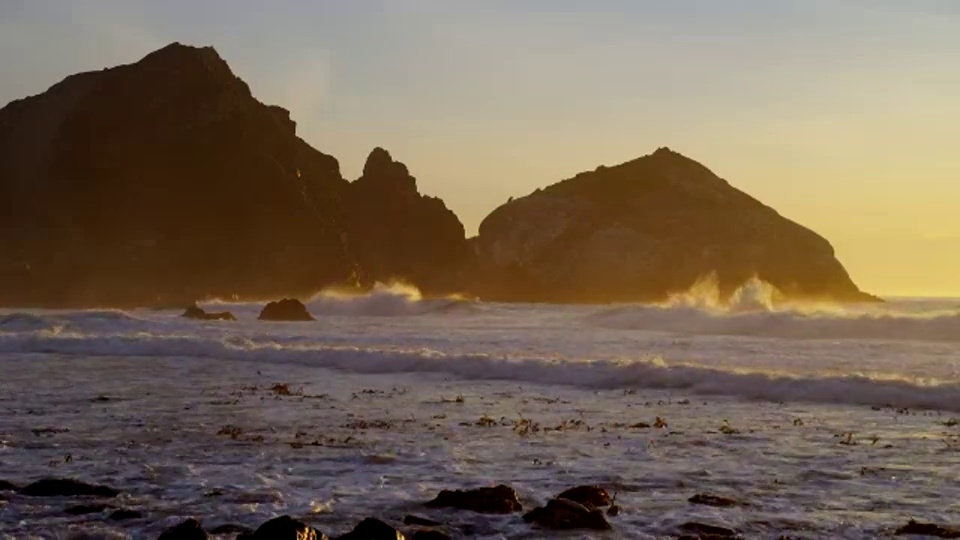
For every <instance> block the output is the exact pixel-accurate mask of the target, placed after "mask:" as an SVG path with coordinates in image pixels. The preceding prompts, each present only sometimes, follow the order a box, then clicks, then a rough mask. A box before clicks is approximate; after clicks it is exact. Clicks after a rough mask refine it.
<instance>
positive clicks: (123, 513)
mask: <svg viewBox="0 0 960 540" xmlns="http://www.w3.org/2000/svg"><path fill="white" fill-rule="evenodd" d="M142 517H143V514H142V513H140V512H139V511H137V510H129V509H126V508H121V509H119V510H115V511H113V512H112V513H111V514H110V516H109V517H108V518H107V519H108V520H110V521H127V520H130V519H140V518H142Z"/></svg>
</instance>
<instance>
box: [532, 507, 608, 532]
mask: <svg viewBox="0 0 960 540" xmlns="http://www.w3.org/2000/svg"><path fill="white" fill-rule="evenodd" d="M523 520H524V521H526V522H528V523H535V524H536V525H539V526H540V527H543V528H545V529H552V530H556V531H564V530H570V529H590V530H595V531H606V530H609V529H611V527H610V522H608V521H607V518H606V517H604V515H603V512H601V511H600V510H598V509H596V508H593V507H587V506H584V505H582V504H580V503H577V502H574V501H571V500H568V499H551V500H550V501H549V502H547V505H546V506H542V507H538V508H534V509H533V510H531V511H530V512H527V513H526V514H525V515H524V516H523Z"/></svg>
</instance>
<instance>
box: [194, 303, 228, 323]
mask: <svg viewBox="0 0 960 540" xmlns="http://www.w3.org/2000/svg"><path fill="white" fill-rule="evenodd" d="M181 317H185V318H187V319H199V320H201V321H235V320H237V318H236V317H234V316H233V313H230V312H229V311H219V312H213V313H207V312H206V311H204V310H203V309H202V308H200V307H197V306H190V307H188V308H187V309H186V311H184V312H183V315H181Z"/></svg>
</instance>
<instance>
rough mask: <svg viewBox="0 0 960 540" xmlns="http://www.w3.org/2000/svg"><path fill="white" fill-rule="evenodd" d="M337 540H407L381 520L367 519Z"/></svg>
mask: <svg viewBox="0 0 960 540" xmlns="http://www.w3.org/2000/svg"><path fill="white" fill-rule="evenodd" d="M337 540H406V536H404V535H403V533H401V532H400V531H398V530H397V529H395V528H393V527H391V526H390V525H388V524H386V523H384V522H383V521H380V520H379V519H376V518H367V519H365V520H363V521H361V522H360V523H358V524H357V526H356V527H354V528H353V530H352V531H350V532H349V533H347V534H345V535H343V536H341V537H339V538H338V539H337Z"/></svg>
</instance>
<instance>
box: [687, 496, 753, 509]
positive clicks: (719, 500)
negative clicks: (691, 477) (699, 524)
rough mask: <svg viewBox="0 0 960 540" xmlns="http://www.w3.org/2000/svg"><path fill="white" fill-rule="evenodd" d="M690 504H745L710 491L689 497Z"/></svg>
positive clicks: (726, 505)
mask: <svg viewBox="0 0 960 540" xmlns="http://www.w3.org/2000/svg"><path fill="white" fill-rule="evenodd" d="M687 501H688V502H689V503H690V504H701V505H704V506H716V507H720V508H723V507H728V506H743V504H744V503H742V502H740V501H738V500H736V499H731V498H728V497H723V496H720V495H711V494H709V493H697V494H696V495H694V496H693V497H690V498H689V499H687Z"/></svg>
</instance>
